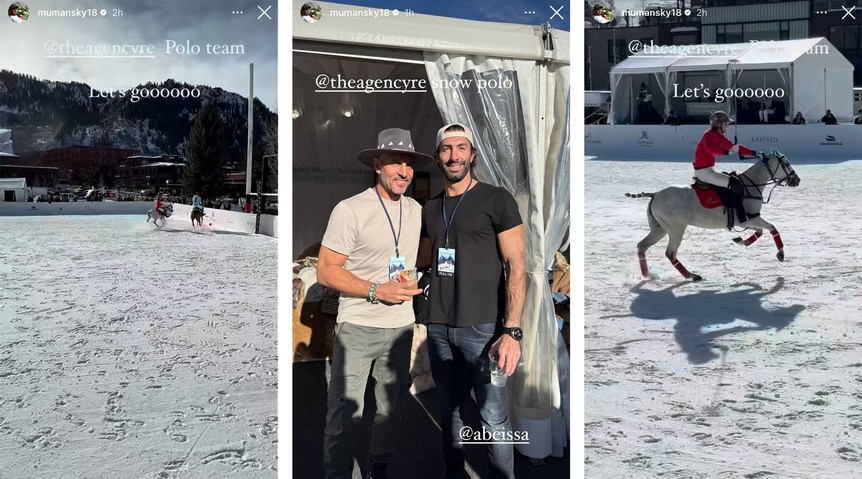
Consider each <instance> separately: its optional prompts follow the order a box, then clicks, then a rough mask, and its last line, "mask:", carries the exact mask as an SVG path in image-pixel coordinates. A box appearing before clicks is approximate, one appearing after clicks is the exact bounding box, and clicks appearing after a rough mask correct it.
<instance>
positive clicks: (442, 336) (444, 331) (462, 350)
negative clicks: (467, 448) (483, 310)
mask: <svg viewBox="0 0 862 479" xmlns="http://www.w3.org/2000/svg"><path fill="white" fill-rule="evenodd" d="M498 337H499V331H497V323H487V324H479V325H476V326H468V327H464V328H456V327H452V326H447V325H445V324H429V325H428V357H429V359H430V360H431V375H432V376H433V377H434V384H435V385H436V388H437V396H438V398H439V401H440V416H441V417H440V421H441V423H442V424H441V427H442V429H443V457H444V459H445V460H446V470H447V472H449V473H450V474H460V473H462V472H463V471H464V445H463V444H459V443H460V442H461V441H462V438H461V436H460V434H461V431H462V428H463V427H464V420H463V417H462V409H461V407H462V403H463V401H464V392H465V389H466V387H467V374H469V375H470V377H471V378H472V382H473V391H474V393H475V397H476V404H477V405H478V406H479V415H480V416H481V419H482V427H483V428H485V429H486V430H487V431H489V432H491V433H493V434H495V435H496V436H497V437H501V436H503V437H511V433H512V425H511V423H510V422H509V415H508V412H507V410H506V388H505V387H496V386H493V385H492V384H491V376H490V369H489V359H488V351H489V350H490V349H491V345H492V344H493V343H494V341H495V340H496V339H497V338H498ZM488 461H489V469H490V472H491V473H490V477H491V478H498V477H499V478H506V479H514V477H515V474H514V467H515V450H514V448H513V446H512V444H500V443H494V444H490V445H489V446H488Z"/></svg>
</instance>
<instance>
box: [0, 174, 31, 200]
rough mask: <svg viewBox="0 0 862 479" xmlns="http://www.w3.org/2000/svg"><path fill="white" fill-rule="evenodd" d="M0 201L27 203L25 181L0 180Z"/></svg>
mask: <svg viewBox="0 0 862 479" xmlns="http://www.w3.org/2000/svg"><path fill="white" fill-rule="evenodd" d="M0 201H2V202H7V201H11V202H23V201H27V180H26V179H24V178H0Z"/></svg>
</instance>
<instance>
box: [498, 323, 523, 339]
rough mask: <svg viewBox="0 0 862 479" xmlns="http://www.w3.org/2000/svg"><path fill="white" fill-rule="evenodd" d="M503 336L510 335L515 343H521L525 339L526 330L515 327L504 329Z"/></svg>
mask: <svg viewBox="0 0 862 479" xmlns="http://www.w3.org/2000/svg"><path fill="white" fill-rule="evenodd" d="M503 334H508V335H509V336H511V337H512V338H514V339H515V341H520V340H521V339H523V338H524V330H523V329H521V328H519V327H517V326H515V327H514V328H503Z"/></svg>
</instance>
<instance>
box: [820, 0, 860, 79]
mask: <svg viewBox="0 0 862 479" xmlns="http://www.w3.org/2000/svg"><path fill="white" fill-rule="evenodd" d="M854 3H855V6H856V8H855V9H854V10H852V11H851V12H850V13H849V14H848V13H847V11H846V10H849V9H850V7H851V6H853V4H854ZM842 7H844V8H842ZM817 12H826V13H817ZM850 15H852V16H854V17H856V19H852V18H851V17H850ZM808 33H809V35H811V36H814V37H826V39H827V40H829V43H831V44H833V45H835V48H837V49H838V50H839V51H841V53H842V54H843V55H844V57H845V58H847V60H849V61H850V63H852V64H853V69H854V70H853V86H855V87H857V88H862V0H855V1H854V0H843V1H840V2H839V1H835V0H816V1H813V2H811V22H810V23H809V31H808Z"/></svg>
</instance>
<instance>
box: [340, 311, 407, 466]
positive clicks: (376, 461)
mask: <svg viewBox="0 0 862 479" xmlns="http://www.w3.org/2000/svg"><path fill="white" fill-rule="evenodd" d="M333 334H334V336H335V340H334V342H333V348H332V367H331V379H330V381H329V391H328V393H327V398H326V400H327V412H326V428H325V429H324V438H323V470H324V473H325V475H326V478H327V479H349V478H350V477H351V476H352V474H353V453H354V448H355V446H356V441H357V439H358V432H359V426H360V423H361V421H362V411H363V406H364V404H363V402H364V399H365V387H366V384H367V382H368V373H369V371H371V376H372V377H373V378H374V398H375V401H376V403H377V412H376V414H375V416H374V425H373V427H372V429H371V457H370V458H369V459H370V463H371V464H370V465H371V468H372V470H376V471H377V470H385V469H386V467H387V466H388V464H389V461H390V459H391V458H392V454H393V453H394V451H395V440H396V439H397V437H398V426H399V424H400V422H401V410H402V408H403V403H404V401H403V399H404V398H405V397H407V394H408V392H407V391H408V389H409V388H410V351H411V348H412V346H413V324H409V325H407V326H404V327H401V328H372V327H368V326H358V325H355V324H351V323H338V324H337V325H336V326H335V330H334V331H333ZM372 365H373V366H372ZM372 367H373V370H372Z"/></svg>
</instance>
